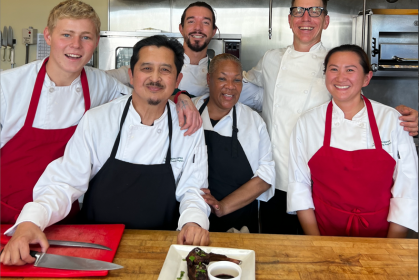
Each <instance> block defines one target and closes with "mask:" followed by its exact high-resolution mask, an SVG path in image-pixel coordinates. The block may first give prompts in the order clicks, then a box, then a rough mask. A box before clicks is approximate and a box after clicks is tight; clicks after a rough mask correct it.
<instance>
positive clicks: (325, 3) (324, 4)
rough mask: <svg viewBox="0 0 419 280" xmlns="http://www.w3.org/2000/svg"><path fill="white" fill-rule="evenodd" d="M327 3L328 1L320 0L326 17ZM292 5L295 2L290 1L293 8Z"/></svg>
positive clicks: (293, 0)
mask: <svg viewBox="0 0 419 280" xmlns="http://www.w3.org/2000/svg"><path fill="white" fill-rule="evenodd" d="M327 1H329V0H322V2H323V9H324V14H325V15H327ZM294 3H295V0H292V1H291V7H294Z"/></svg>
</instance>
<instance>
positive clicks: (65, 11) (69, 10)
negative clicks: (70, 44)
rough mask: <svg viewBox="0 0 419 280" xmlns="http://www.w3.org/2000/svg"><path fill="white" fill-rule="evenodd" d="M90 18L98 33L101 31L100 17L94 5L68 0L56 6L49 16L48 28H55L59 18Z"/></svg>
mask: <svg viewBox="0 0 419 280" xmlns="http://www.w3.org/2000/svg"><path fill="white" fill-rule="evenodd" d="M64 18H70V19H90V20H91V21H92V22H93V24H94V25H95V27H96V35H97V36H98V37H99V33H100V18H99V16H98V15H97V13H96V12H95V10H94V9H93V7H92V6H90V5H88V4H86V3H83V2H81V1H79V0H66V1H63V2H61V3H60V4H58V5H57V6H55V7H54V8H53V9H52V10H51V12H50V13H49V17H48V24H47V26H48V30H49V32H50V33H52V31H53V30H54V28H55V26H56V25H57V21H58V20H59V19H64Z"/></svg>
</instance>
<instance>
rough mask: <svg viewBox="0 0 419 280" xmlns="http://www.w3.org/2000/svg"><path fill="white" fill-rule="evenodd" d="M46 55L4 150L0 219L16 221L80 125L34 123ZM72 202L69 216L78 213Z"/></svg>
mask: <svg viewBox="0 0 419 280" xmlns="http://www.w3.org/2000/svg"><path fill="white" fill-rule="evenodd" d="M47 61H48V58H47V59H45V61H44V63H43V64H42V67H41V69H40V70H39V73H38V76H37V77H36V82H35V86H34V89H33V92H32V98H31V102H30V104H29V110H28V114H27V116H26V120H25V124H24V125H23V127H22V129H21V130H20V131H19V132H18V133H17V134H16V135H15V136H14V137H13V138H12V139H11V140H10V141H9V142H7V143H6V145H4V147H3V148H2V149H1V150H0V152H1V223H3V224H4V223H8V224H14V223H15V222H16V219H17V218H18V216H19V214H20V211H21V210H22V208H23V206H24V205H25V204H26V203H28V202H31V201H33V188H34V186H35V184H36V182H37V181H38V179H39V177H41V175H42V173H43V172H44V170H45V168H46V167H47V166H48V164H49V163H50V162H52V161H53V160H55V159H57V158H59V157H61V156H63V155H64V150H65V146H66V145H67V142H68V141H69V140H70V138H71V136H72V135H73V133H74V131H75V130H76V127H77V126H72V127H69V128H64V129H52V130H45V129H39V128H34V127H32V125H33V121H34V119H35V114H36V110H37V107H38V103H39V98H40V97H41V91H42V85H43V83H44V78H45V74H46V63H47ZM81 84H82V88H83V96H84V104H85V111H87V110H89V109H90V94H89V86H88V83H87V78H86V72H85V71H84V69H83V70H82V72H81ZM78 210H79V203H78V201H77V200H76V201H75V202H74V203H73V206H72V209H71V212H70V214H69V215H68V216H69V217H70V216H72V215H74V214H75V213H77V211H78Z"/></svg>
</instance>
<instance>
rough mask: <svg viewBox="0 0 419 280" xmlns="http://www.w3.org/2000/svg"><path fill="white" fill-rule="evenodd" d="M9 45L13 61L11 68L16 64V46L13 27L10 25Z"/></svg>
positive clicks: (10, 58)
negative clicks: (14, 45) (14, 44)
mask: <svg viewBox="0 0 419 280" xmlns="http://www.w3.org/2000/svg"><path fill="white" fill-rule="evenodd" d="M7 46H8V47H10V56H9V61H10V62H11V65H12V66H11V68H13V67H14V66H15V48H14V47H13V29H12V27H11V26H9V33H7Z"/></svg>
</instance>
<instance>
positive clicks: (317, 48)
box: [288, 42, 324, 52]
mask: <svg viewBox="0 0 419 280" xmlns="http://www.w3.org/2000/svg"><path fill="white" fill-rule="evenodd" d="M288 47H289V48H290V49H292V50H293V51H295V52H299V51H296V50H295V47H294V45H289V46H288ZM322 49H324V47H323V44H322V42H318V43H317V44H315V45H313V46H312V47H311V48H310V50H309V51H308V52H317V51H320V50H322Z"/></svg>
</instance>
